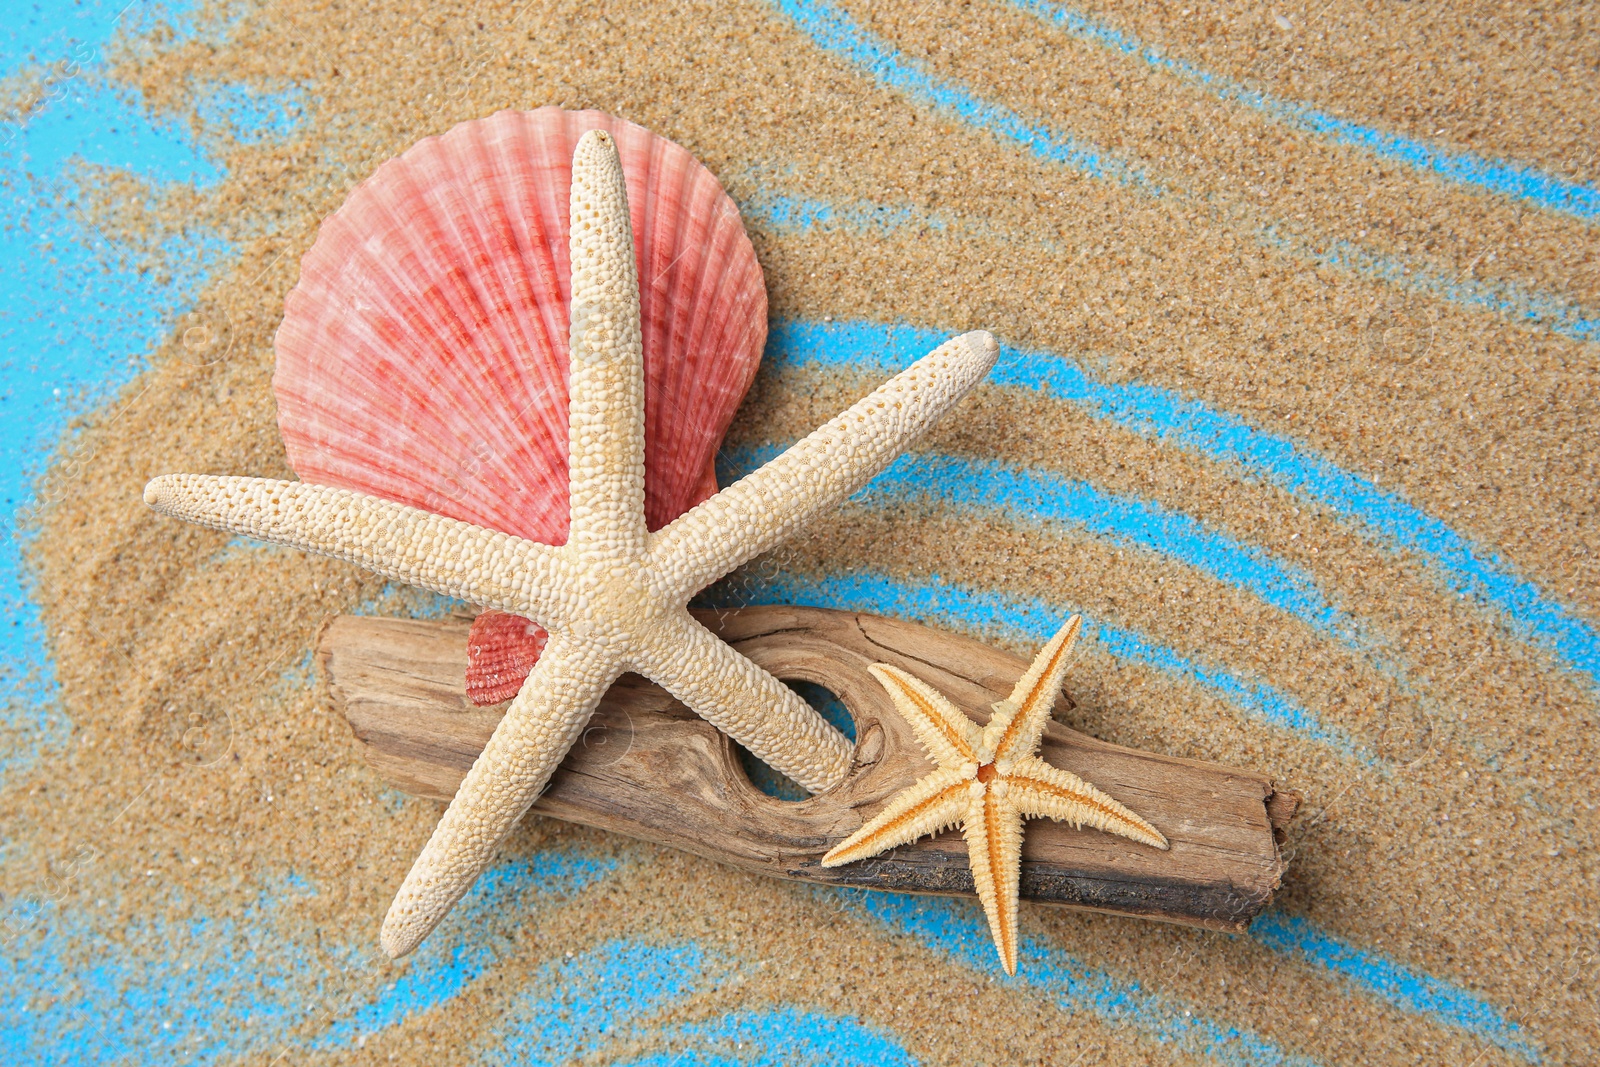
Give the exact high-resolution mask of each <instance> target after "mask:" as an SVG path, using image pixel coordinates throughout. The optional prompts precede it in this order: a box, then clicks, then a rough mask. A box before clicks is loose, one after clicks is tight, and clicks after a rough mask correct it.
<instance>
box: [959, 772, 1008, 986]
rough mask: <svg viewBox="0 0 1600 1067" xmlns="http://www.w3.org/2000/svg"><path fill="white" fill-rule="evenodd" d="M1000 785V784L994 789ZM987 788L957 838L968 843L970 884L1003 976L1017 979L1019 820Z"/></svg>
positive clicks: (1003, 799)
mask: <svg viewBox="0 0 1600 1067" xmlns="http://www.w3.org/2000/svg"><path fill="white" fill-rule="evenodd" d="M996 784H999V783H996ZM1004 792H1005V790H1003V789H995V788H992V787H991V788H990V789H989V790H988V791H987V792H985V793H984V795H983V796H982V797H980V798H977V799H975V800H974V801H973V803H972V807H971V809H970V810H969V812H968V814H967V817H966V819H965V820H964V821H963V822H962V824H961V832H962V834H963V835H964V836H965V837H966V839H967V864H968V865H969V866H970V867H971V868H972V884H973V887H974V888H975V889H977V891H978V900H979V901H981V902H982V903H983V912H984V914H985V915H987V916H988V917H989V933H990V934H992V935H993V936H994V947H995V949H996V951H998V952H999V953H1000V963H1001V965H1002V966H1004V967H1005V969H1006V973H1007V974H1016V973H1017V883H1018V881H1019V880H1020V878H1021V874H1022V816H1021V815H1019V814H1018V813H1017V809H1016V808H1015V807H1013V806H1012V805H1011V803H1010V801H1009V800H1008V799H1007V797H1006V796H1004V795H1003V794H1004Z"/></svg>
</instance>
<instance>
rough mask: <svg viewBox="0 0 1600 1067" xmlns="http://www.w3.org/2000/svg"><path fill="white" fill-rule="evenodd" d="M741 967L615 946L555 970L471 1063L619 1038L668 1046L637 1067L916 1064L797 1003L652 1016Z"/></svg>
mask: <svg viewBox="0 0 1600 1067" xmlns="http://www.w3.org/2000/svg"><path fill="white" fill-rule="evenodd" d="M738 969H739V968H738V964H737V963H735V962H734V961H730V960H722V959H715V958H711V957H709V956H708V955H707V954H706V953H705V952H704V951H703V950H702V949H700V948H699V947H698V946H696V945H693V944H666V945H651V944H645V943H642V942H638V941H631V940H616V941H608V942H606V943H604V944H602V945H600V946H599V947H597V948H595V949H593V950H591V951H588V952H585V953H582V954H580V955H578V956H576V957H575V958H573V959H569V960H564V961H559V962H556V963H553V964H548V965H546V966H545V967H543V968H541V970H540V972H539V974H538V975H536V976H535V977H534V979H533V980H532V981H530V982H529V983H527V988H528V990H529V994H528V995H526V996H523V997H520V998H518V999H516V1000H514V1001H513V1003H512V1004H511V1005H510V1006H509V1008H508V1010H507V1011H506V1013H505V1015H504V1017H503V1019H502V1021H501V1023H500V1025H499V1026H498V1027H497V1032H496V1033H495V1035H494V1038H493V1040H492V1042H491V1043H490V1044H489V1045H488V1046H487V1047H485V1048H483V1049H481V1050H479V1051H478V1053H477V1054H476V1056H475V1057H474V1059H473V1061H472V1062H475V1063H479V1064H484V1065H486V1067H487V1065H497V1067H498V1065H504V1067H513V1065H514V1067H525V1065H526V1067H534V1065H544V1064H550V1065H556V1064H566V1063H571V1062H573V1061H574V1060H576V1059H578V1058H579V1057H582V1056H584V1055H586V1054H603V1053H605V1052H606V1051H608V1050H609V1049H610V1048H613V1047H615V1046H616V1045H617V1044H618V1043H619V1042H623V1041H628V1040H644V1041H646V1042H647V1043H648V1044H650V1045H656V1046H665V1050H664V1051H661V1052H654V1053H650V1054H647V1055H645V1056H643V1057H640V1058H636V1059H632V1060H628V1061H626V1062H629V1063H632V1064H636V1065H645V1064H651V1065H662V1067H666V1065H669V1064H671V1065H680V1067H689V1065H690V1064H739V1065H742V1067H762V1065H767V1064H772V1065H779V1064H782V1065H793V1067H813V1065H814V1067H823V1065H831V1064H840V1065H860V1067H909V1065H911V1064H914V1063H915V1062H916V1061H915V1060H914V1059H912V1058H911V1056H910V1055H909V1054H908V1053H907V1052H906V1051H905V1049H903V1048H902V1047H901V1046H900V1045H899V1044H897V1043H896V1042H895V1041H894V1040H893V1039H892V1038H890V1037H887V1036H885V1035H883V1034H881V1033H878V1032H877V1031H874V1030H872V1029H870V1028H868V1027H865V1026H863V1025H861V1024H860V1023H858V1022H856V1021H855V1020H852V1019H840V1018H834V1017H830V1016H827V1015H823V1014H820V1013H817V1012H811V1011H806V1010H804V1009H802V1008H797V1007H793V1006H786V1007H780V1008H776V1009H770V1010H765V1011H737V1012H731V1013H728V1014H726V1015H723V1016H721V1017H719V1018H716V1019H713V1020H709V1021H701V1022H692V1023H680V1024H677V1025H674V1026H670V1027H666V1028H662V1027H660V1026H658V1025H652V1023H653V1018H652V1017H653V1016H656V1015H659V1014H660V1013H662V1012H664V1011H666V1010H668V1009H670V1008H672V1007H674V1006H675V1005H678V1004H680V1003H682V1002H683V1001H685V1000H687V999H689V998H690V997H692V996H694V995H695V994H696V993H699V992H701V991H703V990H705V989H707V988H708V987H711V986H713V985H716V984H718V983H719V982H722V981H726V980H727V979H728V977H729V976H730V974H736V973H737V971H738Z"/></svg>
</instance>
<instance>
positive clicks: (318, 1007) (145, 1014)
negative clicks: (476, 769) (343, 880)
mask: <svg viewBox="0 0 1600 1067" xmlns="http://www.w3.org/2000/svg"><path fill="white" fill-rule="evenodd" d="M614 865H615V864H614V861H612V860H610V859H605V858H593V857H588V856H585V855H583V854H581V853H570V852H568V853H563V852H551V853H542V854H539V855H537V856H536V857H535V858H533V859H532V860H525V861H511V862H506V863H502V864H499V865H497V866H495V867H492V868H491V869H490V870H489V871H488V872H486V873H485V874H484V876H483V877H482V878H481V879H480V880H479V882H478V884H477V885H476V886H475V887H474V888H473V889H472V890H471V892H470V893H469V894H468V896H467V897H466V898H465V899H464V900H463V901H462V903H461V904H460V905H459V906H458V909H457V912H456V913H454V914H452V915H451V916H450V917H449V918H447V919H446V920H445V925H444V926H443V927H441V929H440V931H439V933H438V935H437V936H435V937H434V938H432V939H430V940H429V941H428V942H427V943H426V944H425V945H424V947H423V948H422V949H421V950H419V952H418V955H417V958H416V959H415V961H414V962H413V963H412V964H411V966H410V968H409V969H408V970H407V971H406V972H405V973H404V974H403V975H402V976H401V977H400V978H398V979H397V980H394V981H392V982H390V983H389V984H387V985H385V986H383V987H381V988H380V989H378V991H377V995H376V997H375V998H370V999H369V996H368V990H370V989H371V988H372V986H373V985H374V984H375V978H374V976H375V975H376V974H377V973H378V972H377V969H376V967H375V962H376V961H375V960H374V959H373V957H372V955H371V953H370V952H369V951H368V948H369V947H370V942H371V941H372V934H373V931H370V930H343V931H336V932H325V934H324V938H323V939H322V940H321V941H320V943H318V942H313V941H310V940H294V939H286V938H284V937H283V936H282V934H281V930H282V928H283V924H284V923H285V921H287V919H288V918H289V916H288V914H287V913H286V909H292V908H293V907H294V905H295V904H296V902H297V901H298V900H301V899H304V898H306V897H309V896H312V895H314V894H315V893H316V889H315V888H314V887H313V886H311V885H310V884H309V883H307V882H306V881H305V880H304V879H303V878H298V877H296V876H295V874H294V873H293V872H289V873H287V874H285V875H284V876H283V877H282V878H281V879H279V880H278V884H275V885H271V886H268V887H264V888H263V889H262V890H261V892H260V894H259V895H258V896H257V897H256V898H255V900H254V901H253V902H252V903H251V904H250V905H248V906H247V907H246V908H245V909H244V910H243V911H241V912H239V913H238V914H201V912H202V911H203V910H204V909H206V908H207V907H209V906H213V905H211V904H208V902H206V901H201V900H195V899H193V898H190V897H188V896H186V894H184V893H183V892H181V891H180V890H178V889H176V888H174V889H172V890H171V891H170V893H169V894H168V895H169V897H170V906H171V909H172V910H173V911H174V912H176V913H178V914H188V915H190V916H191V918H188V919H185V920H177V921H168V920H166V919H164V918H163V917H162V913H163V911H162V909H161V908H160V907H159V906H156V905H154V904H152V905H151V906H149V907H147V908H146V909H145V914H146V918H144V919H142V920H140V921H139V922H137V923H134V924H131V925H130V926H128V927H126V928H124V929H120V930H119V929H116V928H115V927H113V926H110V925H108V924H107V923H105V922H104V921H102V920H100V919H99V918H98V917H97V909H96V910H89V909H86V908H83V907H78V908H73V909H67V908H61V907H58V906H57V905H56V904H54V903H51V902H49V901H48V900H45V901H42V902H35V903H32V904H24V905H22V906H21V907H19V908H13V909H12V912H11V915H10V916H9V921H8V923H7V925H6V933H7V934H8V935H10V936H9V938H8V941H7V943H6V946H5V951H3V952H0V1060H3V1061H4V1062H6V1063H19V1064H20V1063H28V1064H34V1063H37V1064H70V1065H73V1067H77V1065H89V1064H158V1063H187V1064H203V1063H216V1062H220V1061H224V1060H228V1059H230V1058H233V1057H237V1056H244V1055H248V1054H251V1053H260V1052H264V1051H267V1050H274V1051H276V1050H278V1049H279V1048H280V1047H284V1048H287V1047H302V1045H301V1042H300V1041H298V1040H296V1039H295V1038H294V1037H293V1035H294V1034H295V1033H296V1032H297V1031H298V1030H300V1029H302V1028H304V1027H305V1026H306V1025H308V1024H309V1025H313V1026H314V1025H316V1024H318V1023H319V1022H321V1021H323V1020H324V1019H328V1020H329V1021H330V1022H331V1025H330V1026H328V1028H327V1029H326V1030H325V1031H324V1032H323V1033H322V1034H321V1036H319V1037H317V1038H315V1039H313V1040H311V1041H310V1042H309V1043H308V1044H307V1045H305V1046H303V1047H310V1048H326V1047H337V1046H341V1045H345V1044H348V1043H350V1042H351V1041H353V1040H355V1039H356V1038H357V1037H358V1036H359V1035H360V1034H361V1033H366V1032H371V1031H373V1030H376V1029H380V1028H382V1027H386V1026H391V1025H394V1024H395V1023H398V1022H400V1021H402V1020H403V1019H406V1018H409V1017H411V1016H414V1015H416V1014H418V1013H421V1012H424V1011H427V1010H429V1009H431V1008H433V1007H436V1006H438V1005H439V1004H441V1003H444V1002H445V1001H446V1000H448V999H449V998H451V997H453V996H455V995H456V994H458V993H459V992H460V991H461V989H462V988H463V987H465V986H466V985H467V984H468V983H469V982H471V981H472V980H473V979H475V978H476V977H478V975H479V974H481V973H482V972H483V971H484V970H486V969H487V968H488V967H490V966H492V965H493V964H494V963H495V962H496V960H498V959H499V958H500V956H501V955H503V954H504V952H505V951H506V950H507V948H508V946H509V945H510V944H511V938H512V935H513V933H514V931H515V929H516V927H517V926H518V925H519V920H518V917H517V915H516V912H515V910H514V909H508V908H507V907H506V901H507V900H517V901H518V902H519V904H520V905H521V906H531V907H537V906H540V904H545V905H548V904H550V903H553V902H556V901H559V900H561V899H562V898H563V897H565V896H567V895H570V894H571V893H573V892H576V891H577V890H578V889H581V888H582V887H583V886H585V885H587V884H589V883H590V882H592V881H595V880H597V879H599V878H602V877H604V876H605V875H606V874H607V873H608V872H609V871H610V870H611V869H612V867H613V866H614ZM172 873H173V872H172V869H171V868H170V867H164V868H163V870H162V872H161V875H160V876H161V877H164V878H165V877H170V876H171V874H172ZM142 874H143V872H142V871H136V872H133V875H134V878H135V880H138V878H139V876H140V875H142ZM128 889H129V891H135V890H133V888H132V887H128ZM137 892H139V893H140V894H141V898H142V899H149V897H148V896H147V895H148V894H149V892H150V891H149V890H148V889H143V888H141V889H139V890H137ZM329 961H332V962H333V964H334V965H335V966H334V968H330V967H329ZM330 1015H331V1016H332V1018H331V1019H329V1016H330Z"/></svg>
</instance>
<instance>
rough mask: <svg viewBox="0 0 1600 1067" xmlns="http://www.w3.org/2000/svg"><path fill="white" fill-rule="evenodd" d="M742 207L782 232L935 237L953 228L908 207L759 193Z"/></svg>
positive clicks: (944, 220)
mask: <svg viewBox="0 0 1600 1067" xmlns="http://www.w3.org/2000/svg"><path fill="white" fill-rule="evenodd" d="M741 207H742V208H743V210H744V213H745V214H754V215H758V216H759V217H761V218H762V219H764V220H766V221H767V223H768V224H770V225H772V226H773V227H775V228H778V229H782V230H809V229H813V228H818V227H820V228H822V229H838V228H847V229H850V230H854V231H856V232H859V233H880V234H887V233H890V232H892V231H894V230H899V229H904V228H906V227H908V226H910V227H922V228H925V229H928V230H932V231H934V232H936V233H942V232H944V231H945V230H948V229H949V228H950V222H949V220H947V219H945V218H944V217H942V216H941V215H938V214H936V213H929V212H921V211H917V210H916V209H914V208H911V207H909V206H905V205H900V206H891V205H887V204H873V203H867V202H862V201H855V202H847V201H828V200H817V199H813V198H811V197H803V196H787V195H783V194H777V193H768V192H765V191H758V192H757V193H755V194H754V195H753V196H751V197H750V198H749V199H747V200H745V201H744V202H743V203H742V204H741Z"/></svg>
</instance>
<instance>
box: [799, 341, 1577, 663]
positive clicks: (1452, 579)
mask: <svg viewBox="0 0 1600 1067" xmlns="http://www.w3.org/2000/svg"><path fill="white" fill-rule="evenodd" d="M948 336H949V335H948V334H946V333H940V332H936V331H932V330H921V329H916V328H913V327H909V326H883V325H878V324H875V323H864V322H850V323H815V322H803V321H801V322H783V323H777V324H775V325H774V326H773V329H772V332H771V335H770V338H769V340H768V342H767V359H768V360H769V361H771V363H772V364H775V365H777V366H794V367H804V366H822V367H835V366H845V367H852V368H855V369H858V370H865V371H870V372H874V373H896V372H898V371H900V370H902V369H904V368H905V367H906V366H909V365H910V364H911V363H912V362H913V361H914V360H916V359H918V358H920V357H921V356H924V355H926V354H927V353H928V352H929V351H931V350H932V349H933V348H935V347H937V346H938V345H939V344H941V343H942V342H943V341H944V340H945V339H946V338H947V337H948ZM989 381H990V382H992V383H993V384H995V385H1000V386H1006V387H1011V388H1019V389H1030V390H1036V391H1038V392H1041V393H1044V394H1045V395H1047V396H1050V397H1053V398H1055V399H1057V400H1062V401H1065V402H1067V403H1071V404H1075V405H1077V406H1079V407H1081V408H1083V409H1084V410H1086V411H1088V412H1089V413H1090V414H1091V415H1093V416H1094V417H1096V418H1099V419H1104V420H1106V421H1107V422H1111V423H1114V424H1116V425H1118V426H1122V427H1124V428H1125V429H1128V430H1131V431H1132V432H1134V433H1137V434H1140V435H1141V436H1145V437H1150V438H1153V439H1155V440H1159V441H1163V442H1165V443H1168V444H1172V445H1175V446H1177V447H1179V448H1183V449H1186V450H1189V451H1192V452H1196V453H1199V454H1200V455H1202V456H1205V457H1206V458H1208V459H1210V460H1213V461H1215V462H1217V463H1223V464H1228V465H1232V466H1237V467H1238V468H1240V470H1241V471H1242V472H1243V474H1244V476H1245V477H1246V478H1249V479H1257V480H1260V481H1263V482H1267V483H1269V484H1272V485H1276V486H1278V487H1280V488H1282V489H1285V490H1287V491H1288V492H1291V493H1294V494H1295V495H1297V496H1298V497H1300V498H1301V499H1302V500H1306V501H1309V502H1311V503H1314V504H1317V505H1319V506H1321V507H1325V508H1327V509H1329V510H1330V511H1331V512H1333V513H1334V514H1336V515H1338V516H1339V517H1340V518H1341V519H1343V520H1345V521H1347V522H1350V523H1352V524H1354V525H1356V526H1358V527H1359V528H1360V529H1361V531H1362V532H1363V533H1364V534H1365V535H1366V536H1368V537H1370V538H1372V539H1373V540H1374V541H1376V542H1377V543H1378V544H1380V545H1384V546H1385V547H1387V548H1389V549H1390V550H1394V551H1404V552H1409V553H1412V554H1414V555H1415V556H1417V557H1418V558H1420V559H1421V560H1422V561H1423V562H1424V563H1426V564H1427V565H1428V566H1429V568H1430V570H1431V571H1432V573H1433V574H1434V575H1436V576H1437V578H1438V580H1439V582H1440V584H1441V585H1442V586H1443V587H1444V588H1446V589H1448V590H1450V591H1451V592H1453V593H1455V594H1457V595H1459V596H1462V597H1470V598H1472V599H1473V600H1474V601H1476V602H1477V603H1478V604H1480V605H1481V606H1482V607H1484V608H1486V609H1488V610H1489V611H1492V612H1494V613H1496V615H1497V616H1498V619H1499V621H1500V622H1501V623H1502V624H1503V625H1504V626H1505V627H1506V628H1507V629H1508V630H1509V631H1510V632H1511V633H1513V634H1515V635H1516V636H1517V637H1518V638H1520V639H1521V640H1524V641H1527V642H1529V643H1531V644H1533V645H1536V646H1537V647H1540V648H1543V649H1547V650H1549V651H1551V652H1554V653H1556V654H1557V655H1559V656H1561V657H1562V658H1563V659H1565V660H1566V661H1567V663H1569V664H1571V665H1572V666H1573V667H1576V668H1577V669H1578V670H1581V671H1583V672H1584V673H1585V674H1587V675H1588V676H1589V680H1590V684H1591V685H1593V684H1594V680H1595V679H1596V678H1600V634H1597V633H1596V632H1595V629H1594V628H1593V626H1592V625H1591V624H1590V623H1589V622H1588V621H1587V620H1585V619H1583V618H1581V617H1580V616H1578V615H1577V613H1575V612H1574V611H1572V610H1571V609H1570V608H1568V607H1566V606H1565V605H1563V604H1561V603H1559V602H1557V601H1556V600H1554V599H1553V598H1551V597H1549V596H1547V595H1546V594H1545V593H1544V592H1543V590H1541V589H1540V588H1539V587H1538V586H1537V585H1535V584H1534V583H1533V582H1532V581H1530V580H1528V579H1527V578H1525V577H1523V576H1522V575H1520V574H1518V573H1517V571H1516V569H1515V568H1514V567H1513V566H1512V565H1511V564H1510V563H1509V562H1508V561H1507V560H1505V559H1504V558H1502V557H1501V556H1500V555H1499V553H1497V552H1495V551H1494V550H1492V549H1490V548H1486V547H1484V546H1482V545H1479V544H1476V543H1474V542H1473V541H1472V540H1470V539H1469V538H1467V537H1465V536H1463V535H1462V534H1459V533H1457V532H1456V531H1455V530H1453V529H1451V528H1450V527H1449V526H1447V525H1446V524H1445V523H1443V522H1441V521H1439V520H1438V519H1435V518H1434V517H1433V516H1431V515H1428V514H1427V513H1425V512H1423V511H1422V510H1420V509H1419V508H1416V507H1414V506H1412V505H1411V504H1409V503H1407V502H1406V501H1405V500H1403V499H1402V498H1401V497H1399V496H1398V495H1397V494H1394V493H1391V492H1387V491H1385V490H1383V489H1381V488H1379V487H1378V486H1377V485H1376V484H1375V483H1373V482H1372V481H1370V480H1368V479H1367V478H1365V477H1363V476H1362V475H1360V474H1356V473H1352V472H1350V471H1346V470H1344V469H1343V468H1341V467H1339V466H1338V465H1336V464H1335V463H1333V462H1332V461H1330V460H1328V459H1326V458H1324V457H1322V456H1319V455H1317V454H1316V453H1314V452H1312V451H1311V450H1310V449H1308V448H1306V447H1305V446H1304V445H1303V444H1300V443H1298V442H1295V441H1293V440H1291V439H1289V438H1286V437H1281V436H1279V435H1277V434H1272V433H1267V432H1265V431H1262V430H1258V429H1256V428H1255V427H1253V426H1251V425H1250V424H1249V423H1247V422H1245V421H1244V420H1243V419H1241V418H1239V417H1238V416H1235V415H1231V414H1228V413H1226V412H1220V411H1215V410H1213V409H1211V408H1210V407H1208V406H1207V405H1206V404H1204V403H1202V402H1201V401H1198V400H1191V399H1187V398H1185V397H1183V396H1181V395H1179V394H1177V393H1174V392H1171V391H1169V390H1165V389H1157V388H1154V387H1152V386H1147V385H1137V384H1116V383H1110V382H1103V381H1099V380H1096V379H1095V378H1093V377H1092V376H1091V375H1090V374H1089V373H1088V372H1087V371H1085V370H1084V369H1083V368H1082V367H1081V366H1079V365H1077V364H1076V363H1073V362H1071V361H1070V360H1068V359H1066V358H1063V357H1061V356H1057V355H1054V354H1052V353H1046V352H1028V351H1023V350H1020V349H1016V348H1011V347H1003V348H1002V349H1001V353H1000V359H999V362H998V363H997V364H996V365H995V369H994V370H993V371H991V372H990V374H989Z"/></svg>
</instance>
